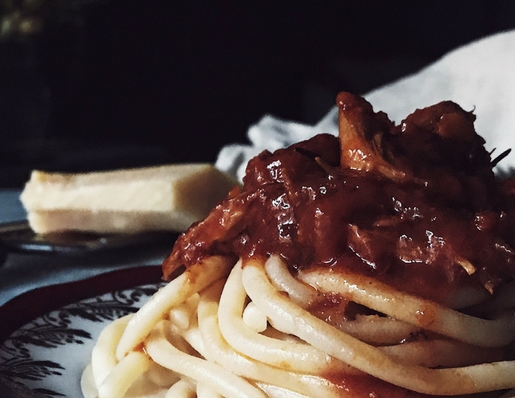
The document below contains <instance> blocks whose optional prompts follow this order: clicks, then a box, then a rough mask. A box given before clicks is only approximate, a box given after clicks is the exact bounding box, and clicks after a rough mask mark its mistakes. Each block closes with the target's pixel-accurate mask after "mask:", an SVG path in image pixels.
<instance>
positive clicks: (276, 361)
mask: <svg viewBox="0 0 515 398" xmlns="http://www.w3.org/2000/svg"><path fill="white" fill-rule="evenodd" d="M339 98H340V97H339ZM342 98H343V99H342ZM340 100H341V101H343V100H345V101H347V102H346V103H345V104H344V105H341V104H340V113H341V114H343V115H344V118H343V119H341V120H340V141H341V145H342V147H341V154H340V158H339V160H337V161H335V159H334V152H332V151H333V149H332V148H331V147H330V145H329V144H330V143H334V142H335V141H333V138H328V137H321V138H320V137H318V138H317V137H315V138H314V139H313V141H309V142H308V143H306V144H299V145H298V146H294V147H292V148H291V149H288V150H285V152H282V153H280V154H278V155H277V156H276V157H274V156H275V155H273V154H267V153H264V154H262V155H260V156H259V157H257V158H256V159H254V160H253V162H254V163H252V164H249V168H248V170H250V171H248V174H247V177H246V178H248V179H247V181H245V184H244V188H243V191H242V192H240V193H239V194H238V193H236V194H234V193H232V194H231V195H230V196H229V197H228V199H227V200H226V202H223V203H222V204H221V205H220V206H219V207H217V208H215V209H214V210H213V212H212V213H211V214H210V216H208V218H206V220H204V221H203V222H201V223H199V224H196V225H194V226H192V227H191V228H190V230H189V231H187V232H186V233H185V234H184V235H182V236H181V237H180V238H179V239H178V241H177V243H176V245H175V246H174V250H173V251H172V254H171V255H170V256H169V257H168V258H167V259H166V260H165V262H164V263H163V274H164V276H165V278H169V277H170V275H172V274H173V273H174V272H175V271H176V270H177V268H178V267H180V266H184V268H185V269H184V272H183V273H182V274H180V276H178V277H175V278H174V279H173V280H171V281H170V282H169V283H168V284H167V285H165V286H164V287H163V288H161V289H160V290H159V291H158V292H156V293H155V295H154V296H153V297H152V298H151V299H150V300H149V301H148V302H147V303H145V304H144V305H143V307H142V308H141V309H140V310H139V311H138V312H137V313H136V314H134V315H133V316H128V317H124V318H121V319H119V320H117V321H115V322H113V323H112V324H110V325H109V326H108V327H107V328H106V329H105V330H104V331H103V332H102V333H101V335H100V337H99V339H98V341H97V344H96V346H95V349H94V350H93V353H92V357H91V365H90V366H88V368H87V369H86V370H85V371H84V375H83V379H82V388H83V392H84V396H85V397H86V398H96V397H99V398H122V397H124V398H131V397H134V398H139V397H156V398H157V397H161V398H172V397H174V398H177V397H180V398H193V397H195V398H218V397H227V398H236V397H237V398H251V397H252V398H266V397H272V398H307V397H324V398H339V397H348V398H383V397H388V398H423V397H427V396H459V397H471V398H472V397H481V398H486V397H497V398H508V397H512V396H514V395H513V394H514V391H515V312H514V310H515V282H514V278H515V268H514V267H515V265H514V264H515V250H512V249H511V246H510V242H511V244H512V245H514V246H515V242H512V241H511V240H510V239H511V238H510V236H511V235H510V234H511V232H509V231H512V229H510V228H512V227H513V226H515V219H511V218H510V219H509V220H511V221H510V222H507V221H505V220H506V217H509V216H508V215H507V214H508V213H509V214H511V207H510V206H512V205H511V204H503V205H502V206H504V207H502V206H501V205H498V203H504V202H503V201H506V202H507V203H513V209H515V182H514V183H513V187H514V189H513V192H514V193H513V197H512V196H510V195H511V194H506V193H502V194H501V193H498V195H499V197H495V198H493V199H492V198H490V199H488V200H487V199H485V198H486V196H487V194H485V193H484V192H485V189H486V188H485V187H486V186H488V184H494V182H493V181H494V180H492V178H494V177H493V174H489V173H490V172H489V171H488V170H489V168H491V165H490V163H489V155H488V154H486V155H485V153H484V149H481V148H482V146H481V145H482V143H481V141H480V140H479V139H477V137H476V136H475V135H474V134H475V132H473V130H472V132H471V130H470V126H471V117H470V114H467V113H465V112H464V111H462V110H459V109H457V108H455V106H454V105H450V104H448V103H443V104H441V105H439V106H437V107H436V108H431V109H429V110H422V111H418V112H421V113H419V114H417V115H418V116H417V117H416V118H415V121H413V120H411V119H407V121H405V122H404V123H405V126H404V127H403V128H404V130H403V131H402V133H404V131H407V133H406V134H411V133H413V131H412V130H413V129H414V130H416V131H417V132H418V133H419V134H422V135H423V134H426V133H428V132H430V133H431V134H436V135H438V137H440V136H442V137H446V138H445V139H448V137H449V136H451V135H452V134H451V132H450V130H449V129H450V128H451V127H452V129H454V128H456V125H457V126H459V127H460V128H461V129H462V130H463V131H465V133H464V132H463V131H461V133H460V134H464V135H467V134H469V135H470V134H471V136H470V137H468V141H467V140H465V142H461V141H460V142H461V144H460V145H462V146H465V147H466V146H467V145H469V144H470V142H472V144H474V143H475V142H476V140H477V142H479V144H478V145H480V146H479V147H474V145H472V144H471V145H472V149H470V148H469V152H467V155H466V156H465V158H464V159H466V161H465V163H466V167H472V166H471V165H470V164H471V163H473V161H477V164H475V165H474V167H477V168H478V169H477V170H476V169H473V170H472V171H471V170H469V169H465V170H461V169H460V170H455V169H453V167H457V166H455V164H454V163H453V164H451V165H449V164H447V163H445V162H447V160H445V159H444V160H442V159H439V158H438V157H437V156H436V155H435V156H433V157H431V158H430V159H429V160H428V159H426V161H427V164H429V165H430V166H426V163H424V164H423V165H422V166H421V165H419V164H418V163H417V162H418V161H419V159H418V158H420V157H424V156H425V155H424V153H423V151H422V152H416V151H417V147H416V145H415V149H413V151H415V152H416V153H415V155H413V158H410V159H409V162H407V161H405V159H404V157H408V158H409V157H410V156H411V155H409V150H408V149H406V148H407V147H409V145H408V146H407V145H405V143H404V142H403V141H402V140H403V139H405V138H404V136H402V134H401V132H399V131H398V130H395V131H394V132H395V134H393V133H391V129H393V128H394V127H392V126H391V125H390V124H389V122H388V121H387V120H386V119H384V116H383V115H381V114H373V113H371V110H370V109H371V108H369V107H368V106H367V104H366V103H363V102H362V100H360V99H356V98H355V97H350V98H347V97H345V95H343V96H342V97H341V98H340ZM437 111H438V112H437ZM440 111H442V112H443V114H440V113H439V112H440ZM449 115H450V116H449ZM449 118H450V119H449ZM427 120H429V121H430V122H427ZM442 120H443V121H444V122H445V123H444V122H442ZM415 122H416V123H415ZM424 123H425V124H424ZM438 123H443V124H441V125H440V124H438ZM421 126H422V127H421ZM434 126H437V128H435V127H434ZM356 129H362V130H359V131H356ZM417 129H418V130H417ZM431 129H436V131H433V130H431ZM467 129H468V130H467ZM419 130H421V131H419ZM378 132H380V133H378ZM472 133H473V134H472ZM399 137H400V138H399ZM428 137H429V138H428ZM433 138H434V136H433V135H428V136H424V137H423V139H422V142H423V143H424V145H426V144H427V142H429V141H431V140H432V139H433ZM454 138H456V137H454ZM459 138H460V139H462V138H463V137H462V136H461V135H460V136H459ZM395 140H399V141H398V142H397V141H395ZM438 140H440V138H437V142H438V145H440V141H438ZM451 141H452V140H451ZM469 141H470V142H469ZM477 142H476V143H477ZM409 143H410V145H411V141H410V142H409ZM415 144H420V143H419V142H418V141H415ZM451 144H452V146H455V144H456V143H455V142H454V141H452V142H451ZM451 144H449V145H451ZM424 145H422V146H421V148H425V146H424ZM434 145H436V146H437V144H434ZM383 146H384V147H383ZM327 148H329V149H327ZM443 149H445V147H444V148H443ZM410 150H411V149H410ZM353 151H354V152H353ZM392 154H395V155H396V156H398V157H399V158H400V160H398V161H396V159H395V157H394V156H393V155H392ZM460 156H461V155H460ZM483 156H485V157H484V158H483ZM435 159H436V160H435ZM471 159H472V160H471ZM478 159H479V160H478ZM487 160H488V162H487V163H484V162H486V161H487ZM281 162H283V163H284V164H282V163H281ZM439 162H440V163H439ZM455 163H456V162H455ZM410 164H415V165H416V167H415V166H413V167H412V168H410V167H408V166H407V165H410ZM435 164H436V166H435ZM444 166H445V167H444ZM281 167H282V168H281ZM426 167H429V168H428V169H427V170H429V171H431V173H435V175H437V180H438V181H436V180H435V179H432V178H431V177H430V176H429V174H430V173H429V174H428V171H427V170H426ZM431 167H432V168H431ZM460 167H461V166H460ZM448 168H449V169H451V171H452V172H449V173H447V171H446V170H447V169H448ZM484 168H486V169H487V170H486V171H485V169H484ZM252 171H253V172H252ZM490 171H491V170H490ZM267 173H269V174H268V175H267ZM446 173H447V174H446ZM251 177H252V178H251ZM440 181H444V183H442V184H443V185H438V183H439V182H440ZM514 181H515V180H514ZM453 184H454V186H453ZM467 184H468V185H467ZM458 185H459V186H460V187H461V188H460V189H458V188H456V186H458ZM378 186H379V188H377V187H378ZM478 187H481V189H480V190H479V188H478ZM465 188H466V189H465ZM360 190H361V191H364V192H365V193H364V194H355V192H356V191H360ZM462 190H463V191H464V192H465V194H463V195H462V194H461V191H462ZM474 190H476V191H474ZM405 191H407V194H405ZM385 192H386V193H385ZM470 192H475V193H476V194H477V195H476V196H474V195H471V194H470ZM510 192H511V191H510ZM443 194H445V195H447V196H446V197H445V200H442V199H439V198H440V196H438V195H443ZM356 195H357V196H356ZM360 195H361V196H360ZM374 195H376V196H377V195H379V196H381V195H382V196H381V197H380V198H377V197H374ZM478 195H479V196H478ZM481 195H483V196H481ZM503 195H505V196H503ZM413 198H414V199H413ZM478 198H479V199H478ZM481 198H483V199H484V200H483V199H481ZM412 199H413V200H414V202H413V203H412V202H410V200H412ZM429 199H430V200H429ZM494 199H495V200H494ZM501 199H502V200H501ZM482 200H483V201H482ZM512 200H513V202H511V201H512ZM433 202H434V203H436V204H433ZM342 203H343V204H344V205H343V204H342ZM378 203H379V204H378ZM492 203H494V204H495V205H494V204H492ZM496 206H501V207H500V208H501V210H499V207H496ZM296 207H298V209H299V210H298V211H297V212H296V211H295V210H296ZM485 208H486V209H488V210H484V209H485ZM463 209H465V210H463ZM510 217H511V216H510ZM249 220H250V221H249ZM342 226H344V227H342ZM508 232H509V233H508ZM274 234H275V235H274ZM460 234H462V235H460ZM272 235H273V237H272ZM392 236H393V238H392ZM481 242H482V243H484V247H481V248H480V249H478V244H479V243H481ZM477 250H479V251H480V254H479V255H476V254H475V251H477Z"/></svg>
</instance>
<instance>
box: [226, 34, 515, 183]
mask: <svg viewBox="0 0 515 398" xmlns="http://www.w3.org/2000/svg"><path fill="white" fill-rule="evenodd" d="M364 97H365V98H366V99H367V100H368V101H369V102H370V103H371V104H372V105H373V106H374V109H375V110H376V111H378V110H381V111H384V112H386V113H387V114H388V116H389V117H390V119H392V120H393V121H395V122H396V123H400V122H401V121H402V120H403V119H404V118H405V117H406V116H408V115H409V114H410V113H412V112H413V111H414V110H415V109H417V108H424V107H426V106H429V105H433V104H435V103H437V102H440V101H443V100H452V101H454V102H456V103H458V104H459V105H460V106H461V107H462V108H463V109H465V110H467V111H473V112H474V114H475V115H476V117H477V119H476V123H475V127H476V131H477V132H478V133H479V134H480V135H481V136H483V138H484V139H485V140H486V145H485V146H486V149H487V150H488V151H492V150H495V151H494V154H493V157H495V156H496V155H499V154H501V153H502V152H503V151H505V150H506V149H509V148H514V151H512V153H510V154H509V155H508V156H507V157H506V158H505V159H504V160H503V161H501V163H500V165H499V166H498V170H497V171H499V172H500V171H503V172H511V171H512V170H511V169H513V168H515V31H508V32H502V33H498V34H495V35H492V36H488V37H486V38H482V39H480V40H477V41H474V42H472V43H470V44H467V45H464V46H462V47H459V48H457V49H455V50H453V51H451V52H449V53H448V54H446V55H444V56H443V57H442V58H440V59H439V60H437V61H436V62H434V63H433V64H431V65H429V66H427V67H425V68H424V69H422V70H420V71H419V72H417V73H415V74H413V75H411V76H408V77H405V78H402V79H400V80H398V81H396V82H394V83H392V84H389V85H386V86H384V87H380V88H378V89H376V90H373V91H371V92H369V93H366V94H364ZM319 133H330V134H335V135H336V134H338V129H337V109H336V107H335V108H334V109H331V110H329V112H328V113H327V115H326V116H325V117H324V118H323V119H322V120H321V121H320V122H319V123H317V124H316V125H305V124H301V123H296V122H293V121H287V120H281V119H278V118H275V117H273V116H270V115H266V116H264V117H263V118H262V119H261V120H260V121H259V122H258V123H257V124H255V125H253V126H251V127H250V128H249V130H248V132H247V137H248V139H249V141H250V143H249V144H247V145H243V144H232V145H228V146H225V147H224V148H222V150H221V151H220V153H219V154H218V159H217V161H216V166H217V167H218V168H219V169H221V170H223V171H225V172H228V173H229V174H231V175H233V176H235V177H237V178H239V179H240V180H241V179H242V178H243V176H244V175H245V167H246V165H247V162H248V161H249V160H250V159H251V158H252V157H254V156H255V155H257V154H259V153H260V152H261V151H263V150H264V149H268V150H271V151H274V150H276V149H279V148H282V147H286V146H288V145H291V144H292V143H294V142H298V141H302V140H305V139H307V138H310V137H312V136H313V135H316V134H319Z"/></svg>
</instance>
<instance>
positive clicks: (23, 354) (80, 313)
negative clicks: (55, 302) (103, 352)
mask: <svg viewBox="0 0 515 398" xmlns="http://www.w3.org/2000/svg"><path fill="white" fill-rule="evenodd" d="M160 285H161V284H160V283H153V284H146V285H141V286H138V287H135V288H129V289H121V290H117V291H114V292H111V293H107V294H101V295H98V296H94V297H91V298H88V299H85V300H80V301H78V302H75V303H73V304H70V305H66V306H64V307H61V308H60V309H57V310H54V311H50V312H48V313H46V314H44V315H42V316H39V317H37V318H35V319H34V320H32V321H30V322H28V323H27V324H25V325H24V326H22V327H21V328H19V329H17V330H16V331H14V332H13V333H12V334H11V335H10V336H9V337H8V338H7V339H6V340H5V341H4V342H3V344H2V345H1V346H0V373H2V374H3V375H5V376H7V378H8V379H10V380H12V381H15V382H19V383H21V384H23V385H25V386H26V387H28V388H30V389H32V390H34V391H36V392H38V393H40V394H41V396H42V397H45V396H48V397H55V398H57V397H67V398H81V397H82V393H81V390H80V378H81V375H82V371H83V369H84V367H85V366H86V365H87V364H88V362H89V357H90V355H91V350H92V349H93V346H94V344H95V341H96V339H97V337H98V335H99V334H100V332H101V331H102V329H103V328H104V327H105V326H107V324H108V323H110V322H112V321H113V320H114V319H117V318H119V317H121V316H124V315H127V314H129V313H132V312H135V311H136V310H137V309H138V308H140V307H141V305H142V304H143V303H144V302H145V301H147V300H148V298H149V296H151V295H152V294H153V293H154V292H155V291H156V290H157V289H158V288H159V286H160ZM2 321H4V320H2Z"/></svg>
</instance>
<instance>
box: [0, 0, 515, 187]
mask: <svg viewBox="0 0 515 398" xmlns="http://www.w3.org/2000/svg"><path fill="white" fill-rule="evenodd" d="M28 3H29V2H27V1H25V2H24V1H21V0H18V1H15V0H10V1H8V0H6V1H5V3H4V5H3V6H0V7H3V8H1V9H0V11H1V12H2V15H3V20H4V21H5V20H7V19H9V20H10V21H11V25H9V26H15V27H16V26H18V29H15V28H12V30H11V31H9V32H7V33H5V29H4V34H3V36H2V37H1V39H0V140H1V141H0V187H21V186H22V185H23V183H24V181H26V179H27V178H28V174H29V172H30V170H31V169H33V168H40V169H47V170H56V171H86V170H99V169H108V168H115V167H132V166H142V165H150V164H159V163H166V162H196V161H207V162H214V161H215V159H216V155H217V153H218V151H219V149H220V148H221V147H222V146H223V145H225V144H228V143H231V142H246V130H247V128H248V126H249V125H251V124H253V123H255V122H257V121H258V120H259V119H260V118H261V117H262V116H263V115H264V114H272V115H274V116H277V117H280V118H284V119H291V120H296V121H300V122H305V123H314V122H316V121H317V120H318V119H320V118H321V117H322V116H323V115H324V114H325V113H326V112H327V111H328V110H329V108H330V107H331V106H332V104H333V102H334V98H335V96H336V93H337V92H338V91H341V90H347V91H353V92H356V93H365V92H366V91H368V90H370V89H373V88H375V87H378V86H380V85H382V84H385V83H387V82H390V81H392V80H395V79H396V78H398V77H401V76H404V75H406V74H408V73H412V72H415V71H417V70H418V69H420V68H421V67H423V66H424V65H426V64H428V63H430V62H431V61H433V60H435V59H437V58H438V57H440V56H441V55H443V54H444V53H445V52H447V51H449V50H450V49H453V48H455V47H457V46H459V45H461V44H465V43H467V42H469V41H472V40H474V39H476V38H479V37H482V36H485V35H488V34H491V33H494V32H499V31H502V30H507V29H511V28H513V27H515V2H512V1H508V0H505V1H499V0H497V1H496V0H483V1H479V0H476V1H473V0H469V1H464V0H463V1H462V0H458V1H456V0H455V1H443V0H439V1H435V0H432V1H357V0H356V1H350V0H341V1H320V2H316V1H293V0H291V1H290V0H288V1H277V2H269V1H268V2H266V1H265V2H262V1H240V2H215V1H182V2H174V1H170V0H162V1H158V0H146V1H141V0H96V1H95V0H90V1H73V0H68V1H64V0H61V1H55V0H54V1H50V0H47V1H43V0H39V2H38V1H36V3H39V8H38V7H35V6H32V8H30V7H29V8H27V4H28ZM32 3H34V1H33V2H32ZM15 11H16V12H18V13H17V14H16V15H15V14H13V12H15ZM13 15H15V16H14V17H13ZM13 18H14V19H13ZM13 20H14V21H17V23H18V25H15V24H14V25H13V23H12V21H13ZM23 21H25V22H26V21H29V22H30V24H29V25H27V24H25V25H23ZM5 26H7V25H5V24H4V27H5ZM27 26H29V27H30V29H28V30H27ZM24 27H25V28H24ZM23 29H25V31H24V30H23Z"/></svg>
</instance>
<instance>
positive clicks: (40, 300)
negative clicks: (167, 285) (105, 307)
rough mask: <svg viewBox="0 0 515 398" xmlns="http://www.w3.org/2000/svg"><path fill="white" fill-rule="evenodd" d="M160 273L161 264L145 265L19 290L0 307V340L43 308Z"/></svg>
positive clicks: (156, 279) (153, 280)
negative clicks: (20, 292) (19, 291)
mask: <svg viewBox="0 0 515 398" xmlns="http://www.w3.org/2000/svg"><path fill="white" fill-rule="evenodd" d="M161 276H162V271H161V265H150V266H148V265H147V266H140V267H132V268H123V269H119V270H115V271H111V272H106V273H103V274H100V275H96V276H93V277H90V278H87V279H82V280H79V281H74V282H67V283H62V284H58V285H50V286H43V287H40V288H37V289H34V290H30V291H28V292H25V293H22V294H21V295H19V296H17V297H15V298H13V299H11V300H10V301H8V302H7V303H5V304H4V305H2V306H1V307H0V344H2V343H3V342H4V341H5V340H6V339H7V338H8V337H9V336H10V335H11V333H13V332H14V331H16V330H17V329H19V328H20V327H21V326H23V325H25V324H26V323H27V322H30V321H31V320H33V319H35V318H37V317H38V316H41V315H44V314H46V313H47V312H50V311H53V310H56V309H59V308H61V307H63V306H65V305H68V304H72V303H75V302H77V301H80V300H84V299H86V298H90V297H94V296H98V295H100V294H104V293H109V292H111V291H115V290H121V289H128V288H131V287H135V286H139V285H145V284H148V283H158V282H160V281H161Z"/></svg>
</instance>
